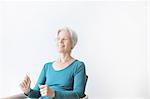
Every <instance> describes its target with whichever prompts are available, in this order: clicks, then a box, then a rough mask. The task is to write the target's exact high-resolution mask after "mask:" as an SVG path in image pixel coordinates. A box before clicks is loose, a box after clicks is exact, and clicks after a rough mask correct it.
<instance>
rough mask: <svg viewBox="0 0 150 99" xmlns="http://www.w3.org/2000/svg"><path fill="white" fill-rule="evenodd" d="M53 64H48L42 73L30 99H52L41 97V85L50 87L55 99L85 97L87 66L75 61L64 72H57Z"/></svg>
mask: <svg viewBox="0 0 150 99" xmlns="http://www.w3.org/2000/svg"><path fill="white" fill-rule="evenodd" d="M52 64H53V62H49V63H46V64H45V65H44V67H43V69H42V71H41V74H40V76H39V78H38V81H37V83H36V85H35V87H34V88H33V89H31V91H30V92H29V93H28V97H29V98H44V99H46V98H47V99H52V98H51V97H46V96H45V97H41V94H40V91H39V90H40V89H39V85H44V84H46V85H48V86H49V87H50V88H52V89H53V90H54V91H55V98H53V99H80V98H82V97H84V96H85V94H84V92H85V86H86V71H85V65H84V63H83V62H81V61H79V60H74V61H73V62H72V63H71V64H70V65H68V66H67V67H66V68H64V69H62V70H55V69H54V68H53V66H52Z"/></svg>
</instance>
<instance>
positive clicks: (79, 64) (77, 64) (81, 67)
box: [74, 60, 85, 72]
mask: <svg viewBox="0 0 150 99" xmlns="http://www.w3.org/2000/svg"><path fill="white" fill-rule="evenodd" d="M74 70H75V72H80V71H82V70H85V63H84V62H83V61H80V60H76V62H75V69H74Z"/></svg>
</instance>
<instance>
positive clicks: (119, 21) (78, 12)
mask: <svg viewBox="0 0 150 99" xmlns="http://www.w3.org/2000/svg"><path fill="white" fill-rule="evenodd" d="M148 5H150V4H148V3H145V2H144V1H143V2H142V1H131V2H129V1H99V2H90V1H89V2H85V1H82V2H65V1H63V2H1V21H2V25H1V27H2V29H1V30H2V32H1V46H0V47H1V48H0V51H1V53H0V56H1V61H0V75H1V76H0V77H1V78H0V89H1V90H0V96H1V97H3V96H8V95H13V94H15V93H20V92H21V90H20V88H19V83H20V82H21V80H22V79H23V77H24V76H25V74H26V73H28V74H29V75H30V77H31V79H32V87H34V84H35V82H36V80H37V78H38V75H39V73H40V71H41V68H42V66H43V65H44V63H46V62H49V61H52V60H54V59H55V57H56V56H57V52H56V48H55V47H56V46H55V42H54V37H55V33H56V31H57V29H58V28H59V27H61V26H65V25H67V26H70V27H72V28H73V29H75V30H76V32H77V33H78V36H79V42H78V45H77V46H76V48H75V49H74V51H73V55H74V57H75V58H78V59H80V60H82V61H84V62H85V64H86V69H87V74H88V76H89V79H88V84H87V89H86V93H87V94H88V95H89V97H90V99H149V97H148V96H150V91H149V90H150V87H149V86H150V84H149V82H150V73H149V72H150V67H149V66H150V65H149V62H150V60H149V59H150V57H149V56H150V54H148V53H150V52H149V49H150V48H149V44H150V42H149V41H150V34H149V33H150V31H149V29H150V28H149V23H150V21H148V20H149V19H148V18H149V17H150V15H149V13H148V12H149V11H150V10H149V8H150V7H148ZM148 22H149V23H148Z"/></svg>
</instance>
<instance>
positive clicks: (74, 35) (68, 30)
mask: <svg viewBox="0 0 150 99" xmlns="http://www.w3.org/2000/svg"><path fill="white" fill-rule="evenodd" d="M61 31H67V32H68V33H70V35H71V40H72V43H73V48H74V46H75V45H76V44H77V41H78V36H77V33H76V32H75V31H74V30H72V29H71V28H69V27H63V28H61V29H59V30H58V32H57V36H58V34H59V33H60V32H61Z"/></svg>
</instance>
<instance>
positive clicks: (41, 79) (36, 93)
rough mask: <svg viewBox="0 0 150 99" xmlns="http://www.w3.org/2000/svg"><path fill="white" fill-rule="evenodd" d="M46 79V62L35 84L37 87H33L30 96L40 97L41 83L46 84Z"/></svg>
mask: <svg viewBox="0 0 150 99" xmlns="http://www.w3.org/2000/svg"><path fill="white" fill-rule="evenodd" d="M45 81H46V64H45V65H44V67H43V69H42V71H41V73H40V76H39V78H38V80H37V83H36V85H35V87H34V88H33V89H31V91H30V92H29V93H28V97H29V98H39V97H40V96H41V94H40V91H39V90H40V89H39V85H42V84H45Z"/></svg>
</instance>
